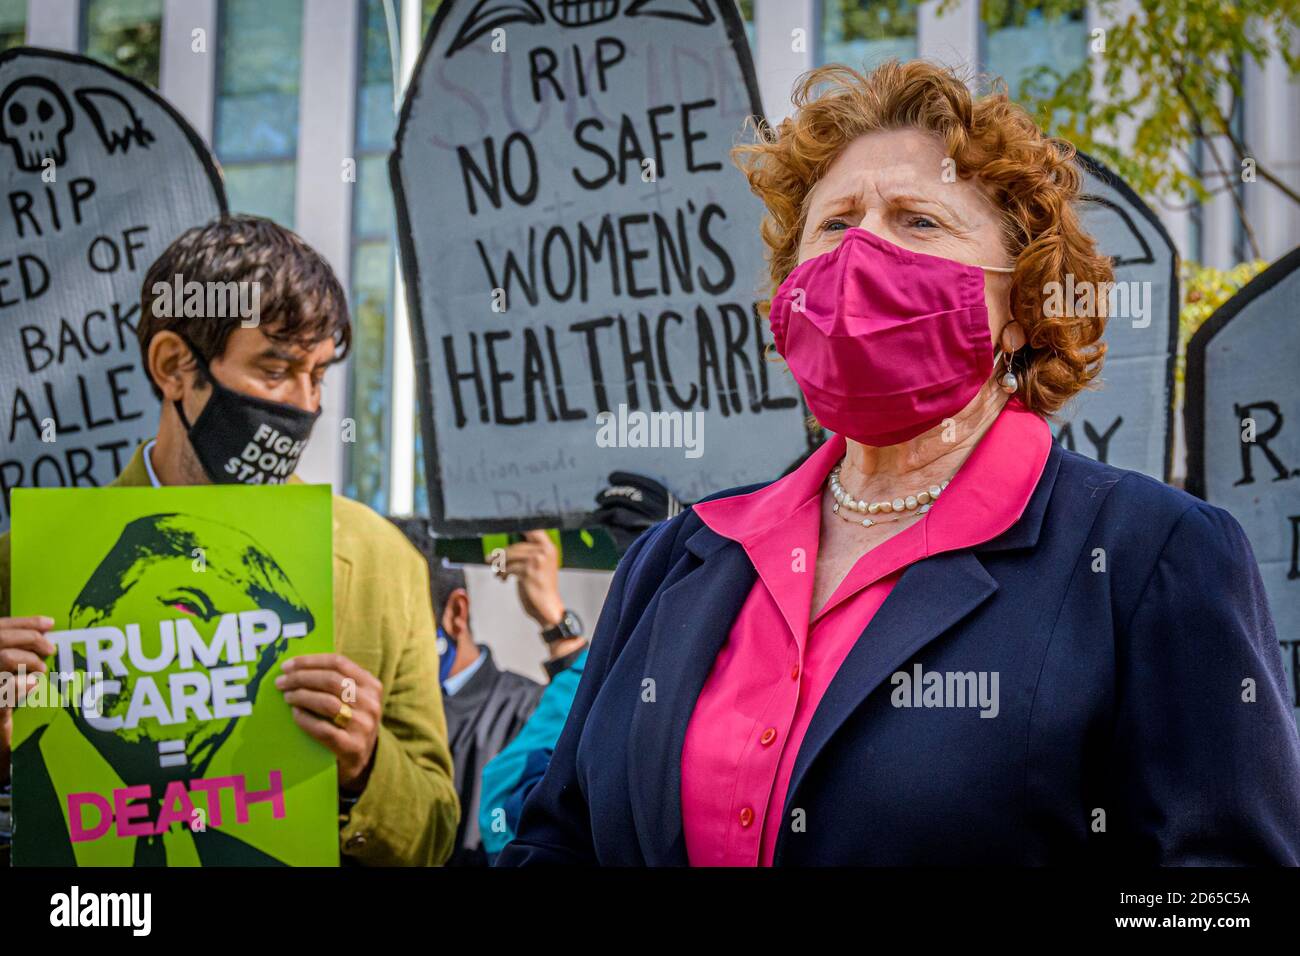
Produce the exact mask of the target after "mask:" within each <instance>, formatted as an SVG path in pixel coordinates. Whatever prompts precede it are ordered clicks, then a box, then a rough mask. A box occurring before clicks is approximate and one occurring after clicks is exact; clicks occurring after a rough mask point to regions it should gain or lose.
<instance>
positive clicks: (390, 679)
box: [0, 216, 459, 865]
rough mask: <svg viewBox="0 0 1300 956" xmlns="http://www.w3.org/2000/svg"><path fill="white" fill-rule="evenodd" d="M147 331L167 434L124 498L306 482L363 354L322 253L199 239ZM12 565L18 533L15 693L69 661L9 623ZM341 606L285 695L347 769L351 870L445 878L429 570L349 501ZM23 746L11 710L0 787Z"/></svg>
mask: <svg viewBox="0 0 1300 956" xmlns="http://www.w3.org/2000/svg"><path fill="white" fill-rule="evenodd" d="M193 283H198V286H197V288H200V289H203V290H204V291H205V293H206V294H205V295H204V297H203V299H204V301H205V303H213V302H217V303H219V304H224V307H223V308H218V309H216V310H215V311H218V312H220V313H221V314H220V315H202V316H195V315H192V314H190V315H187V314H186V312H187V311H190V312H192V311H194V310H193V309H192V308H191V309H189V310H187V309H186V308H185V307H184V306H185V305H186V304H187V303H186V301H185V299H186V298H188V291H187V292H186V295H185V296H184V297H183V296H182V295H180V290H189V289H191V288H196V287H195V286H193V285H192V284H193ZM214 291H215V292H217V293H218V294H217V295H213V294H212V293H213V292H214ZM235 304H237V305H238V307H235V308H232V307H231V306H232V305H235ZM250 305H251V306H252V308H246V306H250ZM136 331H137V334H138V337H139V340H140V351H141V356H142V358H143V361H144V365H145V368H146V370H147V371H148V373H149V377H150V379H151V380H152V383H153V385H154V391H155V393H156V394H157V395H158V397H159V398H160V399H161V400H162V403H163V405H162V415H161V417H160V420H159V423H158V434H157V437H156V438H154V439H152V440H150V441H148V442H146V443H145V444H144V445H142V446H140V447H139V448H137V449H136V452H135V455H134V456H133V457H132V459H131V461H130V463H129V464H128V465H127V466H126V468H125V470H124V471H123V472H122V474H121V475H119V476H118V478H117V480H116V481H115V482H114V484H116V485H124V486H131V485H134V486H148V485H151V484H152V485H154V486H155V487H156V486H159V485H200V484H209V483H221V484H235V483H243V484H254V485H261V484H280V483H284V482H286V481H296V480H297V479H296V478H293V477H292V475H293V471H294V468H295V467H296V466H297V463H298V459H299V458H300V457H301V455H302V452H303V449H304V447H305V445H306V443H307V440H308V437H309V436H310V434H311V430H312V425H313V424H314V423H315V421H316V418H317V417H318V416H319V414H320V405H321V385H322V380H323V379H324V376H325V371H326V369H327V368H328V367H329V366H330V365H332V364H333V363H335V362H338V361H341V360H342V359H343V358H344V357H345V356H346V354H347V351H348V347H349V345H350V344H351V327H350V324H349V319H348V309H347V300H346V297H345V295H344V292H343V289H342V287H341V286H340V285H339V282H338V280H337V279H336V278H335V277H334V274H333V272H332V270H331V269H330V267H329V265H328V263H326V262H325V260H324V259H322V258H321V257H320V255H319V254H318V253H316V252H315V250H313V249H312V248H311V247H309V246H308V245H307V244H306V243H305V242H303V241H302V239H300V238H299V237H298V236H296V235H295V234H293V233H292V232H289V231H288V230H286V229H283V228H281V227H280V226H277V225H276V224H275V223H273V222H270V221H269V220H266V219H259V218H255V217H251V216H228V217H224V218H222V219H219V220H216V221H214V222H212V223H210V224H208V225H207V226H202V227H196V228H194V229H191V230H189V231H188V232H186V233H185V234H184V235H182V236H181V237H180V238H179V239H177V240H176V241H175V242H174V243H172V245H171V246H170V247H168V249H167V250H166V251H165V252H164V253H163V254H162V256H161V257H160V258H159V259H158V261H157V262H155V263H154V264H153V266H151V267H150V269H149V272H148V274H147V275H146V277H145V280H144V283H143V287H142V293H141V311H140V319H139V322H138V325H137V329H136ZM333 438H334V436H325V435H323V436H319V437H318V439H317V440H318V441H330V440H333ZM230 517H231V520H232V521H235V522H237V521H238V515H232V516H230ZM9 560H10V552H9V541H8V536H7V535H6V536H0V678H2V677H4V676H5V675H6V674H13V673H15V672H16V671H18V670H19V668H20V667H22V668H25V669H26V672H27V673H29V674H30V673H33V672H35V671H44V670H45V664H44V660H43V659H44V658H45V657H47V656H49V655H50V654H52V653H53V647H52V646H51V644H50V641H49V639H48V638H47V637H46V633H47V632H48V631H49V630H51V629H52V628H53V627H55V626H56V622H55V621H54V620H53V619H52V618H49V617H44V618H42V617H35V618H23V619H15V618H10V617H8V616H7V615H8V614H9V593H8V592H9ZM334 604H335V607H334V643H335V648H336V649H337V653H334V654H321V655H308V656H302V657H298V658H295V659H294V660H293V661H292V662H288V663H287V664H286V666H285V668H284V674H283V675H282V676H281V677H279V678H277V680H276V687H277V688H278V689H279V690H280V691H281V692H282V693H283V694H284V696H285V699H286V701H287V702H288V703H289V704H290V705H291V707H292V710H293V716H294V720H295V722H297V724H298V725H299V726H300V727H301V728H302V729H303V731H304V732H305V733H307V734H309V735H310V736H312V737H313V738H315V739H316V740H319V741H320V742H321V743H322V744H324V745H325V746H326V747H328V748H329V749H330V750H331V751H332V752H333V753H334V754H335V756H336V759H337V762H338V775H339V797H340V800H339V802H340V821H339V822H340V829H339V840H340V850H341V853H342V857H343V859H344V861H345V862H352V863H363V864H377V865H436V864H440V863H442V862H444V861H445V860H446V859H447V857H448V856H449V854H450V853H451V850H452V843H453V840H454V838H455V835H456V826H457V821H458V814H459V803H458V799H457V796H456V791H455V788H454V786H453V784H452V767H451V756H450V752H449V749H448V746H447V728H446V721H445V718H444V715H443V709H442V701H441V697H440V693H439V689H438V656H437V648H436V627H435V625H434V621H433V611H432V607H431V604H430V598H429V577H428V568H427V566H426V564H425V562H424V560H423V558H422V557H421V556H420V554H419V553H418V552H417V551H416V550H415V549H414V548H413V547H412V546H411V545H410V543H409V542H408V541H407V540H406V538H405V537H404V536H403V535H402V534H401V532H400V531H398V530H397V529H396V528H394V527H393V526H392V525H390V524H389V523H388V522H387V521H385V520H384V519H383V518H381V517H380V516H379V515H377V514H375V513H374V512H373V511H371V510H370V509H369V508H366V507H365V506H364V505H361V504H358V503H356V502H353V501H350V500H348V499H346V498H341V497H338V496H335V498H334ZM51 610H54V609H51ZM290 665H291V666H290ZM10 731H11V714H10V712H9V711H8V710H5V709H0V785H3V784H5V783H7V782H8V777H9V765H10V753H9V745H10V736H11V734H10Z"/></svg>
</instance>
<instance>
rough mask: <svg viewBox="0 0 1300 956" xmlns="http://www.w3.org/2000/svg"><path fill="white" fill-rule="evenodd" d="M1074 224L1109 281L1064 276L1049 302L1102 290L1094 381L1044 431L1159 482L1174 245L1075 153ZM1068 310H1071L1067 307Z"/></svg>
mask: <svg viewBox="0 0 1300 956" xmlns="http://www.w3.org/2000/svg"><path fill="white" fill-rule="evenodd" d="M1079 165H1080V167H1081V168H1082V170H1083V174H1084V184H1083V193H1084V199H1083V202H1082V203H1081V204H1080V216H1081V219H1082V223H1083V227H1084V229H1086V230H1087V231H1088V232H1089V233H1091V234H1092V235H1093V236H1094V237H1095V238H1096V239H1097V247H1098V249H1100V251H1101V252H1102V253H1103V254H1104V255H1108V256H1110V257H1111V258H1112V259H1113V260H1114V265H1115V281H1114V285H1113V286H1111V287H1109V288H1106V289H1092V288H1085V287H1084V284H1082V283H1080V284H1078V285H1076V283H1075V282H1074V281H1073V277H1067V281H1066V282H1065V283H1063V284H1062V288H1061V289H1059V290H1056V289H1052V290H1047V295H1048V298H1047V300H1046V304H1045V307H1047V306H1048V305H1050V306H1051V307H1054V308H1060V309H1062V310H1063V314H1066V315H1069V314H1071V312H1070V310H1071V309H1079V308H1093V307H1095V302H1096V301H1097V300H1098V299H1100V298H1103V297H1104V298H1105V300H1106V302H1107V309H1108V312H1107V314H1108V315H1109V316H1110V318H1109V320H1108V321H1107V323H1106V335H1105V341H1106V343H1107V344H1108V348H1107V351H1106V360H1105V364H1104V366H1103V367H1102V372H1101V382H1100V388H1098V389H1096V390H1088V391H1085V392H1082V393H1081V394H1079V395H1077V396H1076V397H1075V398H1074V399H1073V400H1072V401H1071V402H1070V403H1069V404H1068V405H1066V407H1065V408H1064V409H1062V410H1061V422H1062V424H1060V425H1054V426H1053V429H1052V430H1053V432H1054V433H1055V434H1056V436H1057V437H1058V438H1059V439H1060V440H1061V443H1062V444H1063V445H1064V446H1065V447H1066V448H1070V449H1072V450H1074V451H1077V452H1079V453H1080V454H1084V455H1088V456H1089V457H1091V458H1096V459H1097V460H1099V461H1104V462H1107V463H1109V464H1112V465H1115V466H1117V467H1119V468H1129V469H1132V470H1134V471H1140V472H1143V473H1144V474H1147V475H1150V476H1151V477H1153V478H1158V479H1159V480H1161V481H1168V480H1169V474H1170V469H1171V467H1172V458H1173V387H1174V360H1175V356H1176V353H1177V349H1178V254H1177V252H1176V250H1175V249H1174V244H1173V240H1171V239H1170V238H1169V233H1168V232H1166V231H1165V228H1164V226H1163V225H1162V224H1161V223H1160V220H1159V219H1158V218H1157V217H1156V215H1155V213H1153V212H1152V211H1151V210H1150V209H1149V208H1148V207H1147V205H1146V204H1145V203H1143V202H1142V200H1141V199H1139V198H1138V196H1137V194H1136V193H1134V192H1133V190H1131V189H1130V188H1129V187H1128V186H1127V185H1126V184H1125V183H1124V182H1123V181H1122V180H1121V179H1119V178H1118V177H1117V176H1116V175H1115V174H1114V173H1112V172H1111V171H1110V170H1109V169H1107V168H1106V167H1105V166H1103V165H1101V164H1100V163H1098V162H1097V161H1096V160H1094V159H1092V158H1091V157H1089V156H1084V155H1082V154H1080V156H1079ZM1076 314H1077V313H1076Z"/></svg>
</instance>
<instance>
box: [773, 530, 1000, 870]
mask: <svg viewBox="0 0 1300 956" xmlns="http://www.w3.org/2000/svg"><path fill="white" fill-rule="evenodd" d="M997 587H998V585H997V582H996V581H994V580H993V578H992V577H990V576H989V573H988V572H987V571H985V570H984V566H983V565H982V564H981V563H980V561H979V559H978V558H977V557H975V555H974V554H972V553H971V552H969V551H951V552H948V553H945V554H939V555H935V556H934V557H931V558H927V559H925V560H924V561H920V562H918V563H916V564H914V565H912V566H911V567H910V568H908V569H907V570H906V571H904V572H903V576H902V577H901V578H899V580H898V583H897V584H895V585H894V589H893V590H892V591H891V592H890V593H889V597H887V598H886V599H885V603H884V604H882V605H881V606H880V610H878V611H877V612H876V614H875V617H873V618H872V620H871V623H870V624H868V625H867V627H866V629H865V630H864V631H863V632H862V635H861V636H860V637H859V638H858V640H857V642H856V643H855V644H854V645H853V649H852V650H850V651H849V653H848V656H847V657H845V658H844V662H843V663H842V664H841V665H840V668H839V670H838V671H836V673H835V677H834V678H832V680H831V683H830V685H829V686H828V687H827V688H826V693H825V694H824V695H823V697H822V699H821V702H820V703H819V704H818V705H817V710H816V712H815V713H814V714H813V718H812V721H811V722H810V723H809V725H808V731H807V733H806V734H805V735H804V738H803V743H802V744H801V745H800V747H799V756H798V758H797V759H796V760H795V765H794V772H793V773H792V774H791V776H790V787H789V789H788V790H787V792H786V804H787V806H786V809H785V813H786V815H787V818H788V816H789V812H790V811H789V805H790V801H791V800H793V799H794V797H795V794H796V793H797V792H798V789H799V783H800V781H801V780H802V779H803V776H804V774H805V773H807V772H808V768H809V766H811V765H812V762H813V761H814V760H816V759H817V755H818V753H820V752H821V749H822V747H824V746H825V745H826V742H827V741H828V740H830V738H831V735H832V734H834V733H835V731H836V730H837V729H838V728H839V726H840V725H841V724H842V723H844V721H845V720H846V719H848V717H849V715H850V714H851V713H853V711H854V710H856V709H857V707H858V705H859V704H861V703H862V701H864V700H865V699H866V698H867V696H868V695H870V694H871V693H872V691H874V690H875V689H876V688H877V687H879V686H880V684H881V683H882V682H883V681H884V680H885V678H887V677H888V676H889V675H890V674H892V673H894V672H895V671H896V670H898V668H899V667H900V666H902V665H903V664H904V663H906V662H907V661H908V660H909V659H910V658H911V657H913V656H914V655H915V654H916V652H917V651H919V650H920V649H921V648H922V647H924V646H925V645H926V644H928V643H929V642H930V641H932V640H934V639H935V638H936V637H938V636H939V635H940V634H942V633H943V632H944V631H946V630H948V629H949V628H951V627H952V626H953V625H955V624H957V623H958V622H959V621H961V619H962V618H964V617H966V615H968V614H970V613H971V612H972V611H974V610H975V609H976V608H977V607H979V606H980V605H981V604H983V603H984V601H985V600H986V599H987V598H988V597H989V595H991V594H992V593H993V592H994V591H996V590H997ZM785 832H786V831H785V827H784V825H783V826H782V830H781V833H782V838H783V837H784V835H785ZM781 842H782V839H781V838H778V845H777V858H778V860H779V857H780V843H781Z"/></svg>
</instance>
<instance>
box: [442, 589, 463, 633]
mask: <svg viewBox="0 0 1300 956" xmlns="http://www.w3.org/2000/svg"><path fill="white" fill-rule="evenodd" d="M442 629H443V630H444V631H445V632H447V634H448V635H449V636H450V637H451V638H452V639H453V640H455V639H458V638H459V637H460V636H461V635H462V634H468V633H469V592H468V591H466V590H465V589H464V588H456V590H454V591H452V592H451V593H450V594H449V595H447V600H446V602H445V604H444V605H443V608H442Z"/></svg>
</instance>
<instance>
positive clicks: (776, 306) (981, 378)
mask: <svg viewBox="0 0 1300 956" xmlns="http://www.w3.org/2000/svg"><path fill="white" fill-rule="evenodd" d="M985 269H988V271H991V272H1011V271H1012V270H1011V269H1009V268H1003V267H997V266H968V265H964V264H963V263H960V262H954V261H953V260H951V259H941V258H939V257H937V256H927V255H925V254H923V253H920V252H912V251H911V250H910V249H904V248H902V247H900V246H896V245H894V244H893V243H892V242H887V241H886V240H884V239H882V238H880V237H879V236H877V235H875V234H873V233H870V232H867V231H866V230H865V229H849V230H847V231H846V232H845V234H844V239H843V240H842V241H841V242H840V244H839V246H838V247H837V248H836V249H834V250H833V251H831V252H828V253H825V254H824V255H820V256H817V257H816V258H814V259H809V260H808V261H807V262H805V263H803V264H802V265H800V266H798V267H797V268H796V269H795V270H794V271H793V272H791V273H790V275H789V276H787V277H786V280H785V281H784V282H782V283H781V288H780V289H778V290H777V293H776V296H775V297H774V298H773V299H772V310H771V317H770V321H771V323H772V338H773V341H774V342H775V344H776V349H777V351H778V352H780V353H781V355H782V356H783V357H784V358H785V361H786V364H787V365H789V366H790V371H791V372H792V373H793V374H794V378H795V381H796V382H798V383H799V387H800V388H801V389H802V390H803V394H804V398H805V399H807V401H808V408H809V410H810V411H811V412H812V413H813V415H814V416H815V417H816V418H817V420H818V421H819V422H820V423H821V424H822V425H824V426H825V427H826V428H829V429H830V430H831V431H833V432H836V433H837V434H840V435H843V436H844V437H846V438H852V439H853V440H854V441H857V442H861V443H862V444H864V445H875V446H881V445H896V444H898V443H899V442H904V441H908V440H910V439H912V438H915V437H916V436H917V435H920V434H921V433H922V432H925V431H928V430H929V429H931V428H933V427H935V426H936V425H938V424H939V423H940V422H942V421H943V420H944V419H945V418H950V417H952V416H953V415H955V414H956V413H957V412H959V411H961V410H962V409H963V408H965V407H966V405H967V403H969V402H970V400H971V399H972V398H974V397H975V394H976V393H977V392H978V391H979V390H980V387H981V386H982V385H983V384H984V383H985V382H986V381H988V378H989V375H990V374H992V371H993V341H992V338H991V337H990V335H989V316H988V307H987V306H986V305H985V304H984V270H985Z"/></svg>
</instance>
